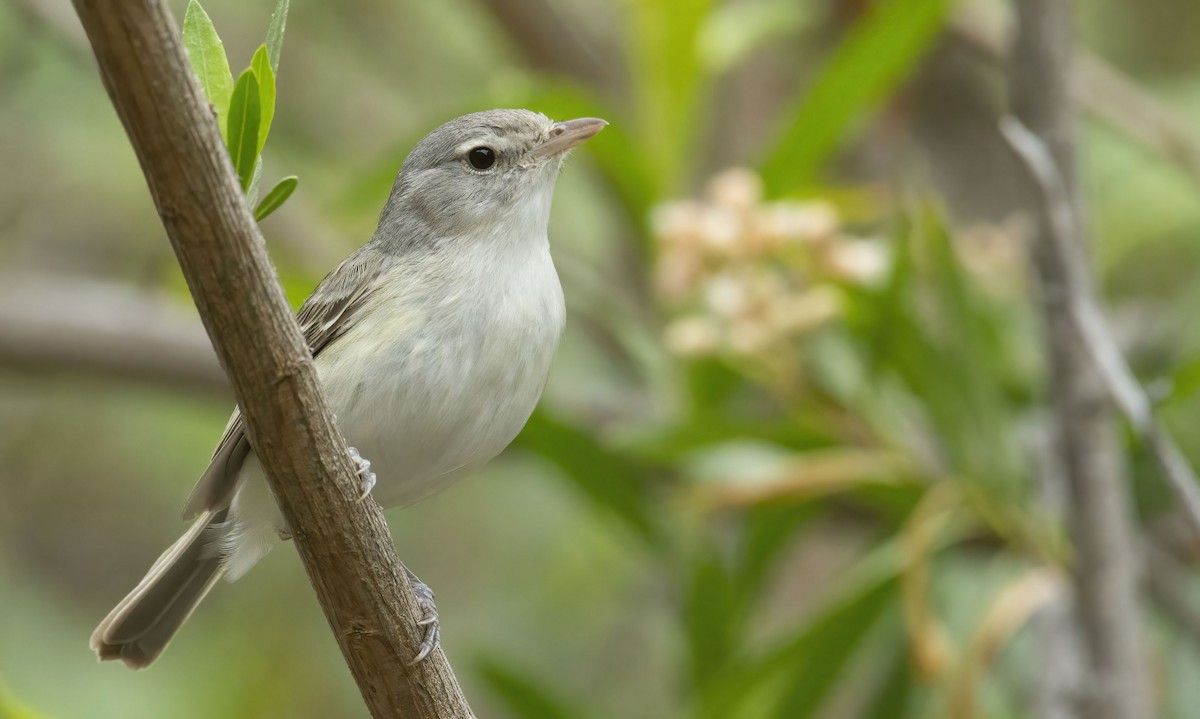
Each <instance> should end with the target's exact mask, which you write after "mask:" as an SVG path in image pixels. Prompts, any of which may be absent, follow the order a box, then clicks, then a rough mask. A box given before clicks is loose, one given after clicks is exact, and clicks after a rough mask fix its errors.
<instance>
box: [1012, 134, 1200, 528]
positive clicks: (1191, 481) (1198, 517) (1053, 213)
mask: <svg viewBox="0 0 1200 719" xmlns="http://www.w3.org/2000/svg"><path fill="white" fill-rule="evenodd" d="M1000 132H1001V134H1003V135H1004V138H1005V139H1006V140H1007V141H1008V144H1009V145H1010V146H1011V147H1012V149H1013V151H1014V152H1016V153H1017V155H1018V156H1019V157H1020V158H1021V160H1022V161H1023V163H1024V165H1025V168H1026V169H1027V170H1028V171H1029V173H1030V175H1032V177H1033V179H1034V181H1035V184H1036V185H1037V187H1038V190H1039V191H1040V192H1041V193H1042V195H1043V199H1044V200H1045V209H1046V213H1047V216H1048V220H1049V224H1050V227H1051V230H1052V231H1051V233H1050V235H1051V236H1050V238H1049V239H1050V241H1051V242H1052V243H1053V244H1054V248H1055V251H1056V252H1057V253H1058V255H1059V260H1060V262H1061V263H1062V265H1063V270H1064V272H1063V278H1062V279H1063V285H1062V286H1061V287H1060V288H1059V289H1061V291H1062V292H1063V295H1064V297H1063V299H1064V300H1065V301H1066V303H1067V305H1068V308H1069V310H1070V314H1071V319H1072V320H1073V323H1074V325H1075V329H1076V331H1077V332H1078V333H1079V336H1080V339H1081V340H1082V342H1083V345H1084V346H1085V347H1086V348H1087V350H1088V353H1089V355H1090V356H1091V358H1092V361H1093V362H1094V363H1095V366H1096V369H1097V370H1098V371H1099V373H1100V377H1101V379H1102V380H1103V382H1104V386H1105V388H1106V389H1107V390H1108V392H1109V394H1110V395H1111V396H1112V399H1113V402H1114V403H1115V404H1116V405H1117V407H1118V408H1119V409H1120V410H1121V412H1122V413H1123V414H1124V415H1125V417H1126V419H1128V420H1129V424H1130V425H1132V426H1133V428H1134V430H1135V431H1136V432H1137V433H1138V435H1139V436H1140V437H1141V438H1142V441H1143V442H1144V443H1145V446H1146V448H1147V449H1148V450H1149V451H1150V454H1151V455H1152V456H1153V457H1154V459H1155V461H1156V462H1157V463H1158V466H1159V469H1160V470H1161V471H1162V473H1163V476H1164V477H1166V479H1167V482H1168V483H1169V484H1170V486H1171V489H1172V490H1174V492H1175V496H1176V497H1177V498H1178V499H1179V502H1180V503H1181V504H1182V505H1183V507H1184V509H1185V510H1186V515H1187V517H1188V519H1189V520H1190V522H1191V525H1192V528H1193V529H1194V530H1195V531H1196V532H1197V534H1200V484H1197V483H1198V481H1200V480H1197V477H1196V472H1195V471H1194V470H1193V469H1192V466H1191V465H1190V464H1189V463H1188V461H1187V458H1186V457H1184V455H1183V452H1181V451H1180V449H1179V445H1178V444H1177V443H1176V442H1175V439H1174V438H1173V437H1172V436H1171V434H1170V433H1169V432H1168V431H1167V430H1166V428H1164V427H1163V426H1162V425H1161V424H1160V423H1159V421H1158V419H1157V418H1156V417H1155V416H1154V407H1153V404H1152V403H1151V401H1150V397H1149V395H1147V394H1146V390H1145V389H1143V388H1142V386H1141V385H1140V384H1138V381H1137V378H1136V377H1134V374H1133V371H1132V370H1131V369H1130V368H1129V364H1128V363H1127V362H1126V361H1125V356H1124V355H1123V354H1122V353H1121V348H1120V346H1119V345H1118V344H1117V340H1116V338H1114V337H1113V334H1112V332H1111V331H1110V330H1109V329H1108V326H1107V324H1106V323H1105V321H1104V315H1103V314H1102V313H1101V311H1100V308H1099V306H1098V305H1097V303H1096V300H1095V298H1094V297H1095V295H1094V293H1093V291H1092V287H1091V283H1090V281H1089V280H1088V277H1087V276H1086V275H1085V274H1084V273H1083V271H1082V268H1083V267H1086V261H1085V260H1084V259H1083V258H1082V257H1081V256H1080V252H1079V248H1078V247H1077V246H1076V244H1075V243H1074V242H1071V241H1070V240H1069V238H1071V237H1074V236H1076V234H1075V233H1076V230H1075V227H1076V222H1075V216H1074V213H1073V212H1072V210H1071V203H1070V201H1069V200H1068V198H1067V192H1066V189H1065V188H1064V186H1063V181H1062V177H1061V176H1060V175H1059V174H1058V170H1057V168H1056V166H1055V164H1054V159H1053V158H1052V157H1051V156H1050V152H1049V150H1047V149H1046V146H1045V145H1044V144H1043V143H1042V141H1041V140H1039V139H1038V138H1037V137H1036V136H1034V134H1033V133H1031V132H1030V131H1029V130H1028V129H1027V128H1026V127H1025V126H1024V125H1023V124H1021V122H1020V121H1019V120H1017V119H1016V118H1014V117H1011V116H1008V117H1004V118H1001V120H1000Z"/></svg>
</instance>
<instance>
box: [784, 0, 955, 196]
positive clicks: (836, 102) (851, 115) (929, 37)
mask: <svg viewBox="0 0 1200 719" xmlns="http://www.w3.org/2000/svg"><path fill="white" fill-rule="evenodd" d="M949 5H950V2H949V0H882V2H878V3H875V4H874V6H873V7H872V9H871V10H870V11H869V12H868V13H867V14H866V15H865V16H863V18H862V19H861V20H860V21H859V22H858V24H857V25H855V27H854V28H853V29H852V30H851V31H850V34H849V36H848V37H847V38H846V39H845V40H844V41H843V42H841V43H840V44H839V45H838V47H837V50H836V51H834V54H833V56H832V57H831V58H830V59H829V61H828V63H827V64H826V66H825V69H824V70H823V71H822V72H821V73H820V75H819V76H818V77H817V78H816V82H815V83H813V84H812V85H811V87H810V89H809V90H808V92H807V94H806V95H805V96H804V98H803V99H802V100H801V101H800V102H799V104H798V106H797V107H796V109H795V110H794V111H793V112H792V113H791V119H790V120H789V121H788V122H787V124H786V127H785V129H784V131H783V136H782V138H781V140H780V142H779V144H778V146H777V147H776V149H775V150H774V151H773V152H772V153H771V155H770V156H769V157H768V158H767V160H766V162H765V163H764V165H763V179H764V181H765V183H766V186H767V189H768V190H769V191H770V192H771V193H772V194H775V195H781V194H787V193H789V192H791V191H794V190H795V189H796V188H798V187H802V186H804V185H806V184H809V183H811V182H812V181H813V179H814V177H815V175H816V173H817V171H818V170H819V169H820V168H821V165H822V164H823V163H824V162H825V160H826V159H827V158H828V157H829V155H830V154H831V153H832V152H833V151H834V150H835V149H837V146H838V144H839V143H840V142H841V141H842V138H843V136H844V135H845V134H846V130H847V128H848V127H849V126H850V125H851V124H852V123H854V122H855V121H856V120H858V119H859V118H861V117H862V115H863V114H865V113H866V112H868V111H870V110H871V109H872V108H874V107H875V106H876V105H878V104H879V103H880V102H882V101H883V99H884V98H885V97H887V95H888V94H889V93H891V92H892V91H893V90H894V89H895V88H896V86H897V85H899V84H900V82H901V81H902V80H903V79H904V78H905V77H906V76H907V75H908V74H909V73H910V72H911V71H912V69H913V68H914V67H915V66H916V64H917V62H918V61H919V60H920V59H921V58H922V57H924V55H925V53H926V52H927V51H928V50H929V49H930V48H931V47H932V46H933V43H934V41H935V40H936V39H937V36H938V32H939V30H940V29H941V28H942V25H943V24H944V23H945V20H946V16H947V9H948V6H949Z"/></svg>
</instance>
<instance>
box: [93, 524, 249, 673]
mask: <svg viewBox="0 0 1200 719" xmlns="http://www.w3.org/2000/svg"><path fill="white" fill-rule="evenodd" d="M227 511H228V510H224V509H223V510H220V511H218V512H205V513H204V514H203V515H201V516H200V518H199V519H197V520H196V522H195V524H193V525H192V527H191V529H189V530H188V531H187V533H185V534H184V535H183V536H182V537H180V538H179V540H178V541H176V542H175V543H174V544H172V545H171V547H170V548H169V549H167V551H165V552H163V554H162V556H161V557H159V558H158V560H157V561H156V562H154V566H152V567H150V571H149V572H147V573H146V576H145V577H144V578H143V579H142V581H141V582H139V583H138V585H137V586H136V587H134V589H133V591H132V592H130V593H129V596H127V597H125V598H124V599H122V600H121V603H120V604H118V605H117V606H116V608H114V609H113V610H112V611H111V612H109V613H108V616H107V617H105V618H104V621H102V622H100V626H98V627H96V631H94V632H92V641H91V645H92V649H93V650H94V651H95V652H96V654H97V655H98V656H99V657H100V659H101V661H105V660H110V659H120V660H121V661H123V662H125V664H126V665H128V666H129V667H131V668H133V669H141V668H142V667H145V666H149V664H150V663H151V662H153V661H154V660H155V659H156V658H157V657H158V655H159V654H161V653H162V651H163V649H165V648H166V646H167V643H168V642H170V641H171V637H173V636H174V635H175V632H176V631H178V630H179V627H180V626H182V625H183V623H184V621H186V620H187V618H188V617H189V616H191V614H192V611H193V610H194V609H195V608H196V605H197V604H199V603H200V600H201V599H203V598H204V595H206V594H208V590H210V589H212V586H213V584H214V583H215V582H216V581H217V580H218V579H219V578H220V577H221V575H222V574H223V573H224V563H223V561H222V557H221V551H220V549H219V547H220V537H221V535H222V534H223V533H224V531H225V527H226V525H225V515H226V513H227Z"/></svg>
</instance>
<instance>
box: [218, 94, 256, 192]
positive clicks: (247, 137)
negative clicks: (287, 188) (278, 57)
mask: <svg viewBox="0 0 1200 719" xmlns="http://www.w3.org/2000/svg"><path fill="white" fill-rule="evenodd" d="M258 122H259V107H258V80H256V79H255V78H254V71H253V70H244V71H243V72H242V74H241V75H240V76H239V77H238V81H237V85H236V86H234V88H233V95H232V97H231V98H230V101H229V131H228V135H227V138H226V144H227V145H229V159H230V160H232V161H233V169H234V170H236V171H237V174H238V179H240V180H241V182H242V189H243V190H248V189H250V181H251V180H252V179H254V163H255V162H256V161H257V160H258Z"/></svg>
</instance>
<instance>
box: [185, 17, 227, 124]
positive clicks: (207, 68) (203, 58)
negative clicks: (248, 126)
mask: <svg viewBox="0 0 1200 719" xmlns="http://www.w3.org/2000/svg"><path fill="white" fill-rule="evenodd" d="M183 47H184V50H186V51H187V56H188V62H189V63H190V64H191V66H192V72H194V73H195V74H196V79H198V80H199V81H200V89H202V90H203V91H204V96H205V97H207V98H208V101H209V102H210V103H212V106H213V109H214V110H216V113H217V124H218V125H220V127H221V135H222V136H225V132H226V129H225V118H226V115H227V113H228V112H229V96H230V94H231V93H232V92H233V75H232V74H231V73H230V71H229V60H228V59H227V58H226V57H225V46H224V45H222V44H221V38H220V37H219V36H218V35H217V30H216V28H214V27H213V24H212V20H210V19H209V17H208V13H206V12H204V8H203V7H201V6H200V3H198V2H196V0H191V2H189V3H188V6H187V11H186V12H185V13H184V15H183Z"/></svg>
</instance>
